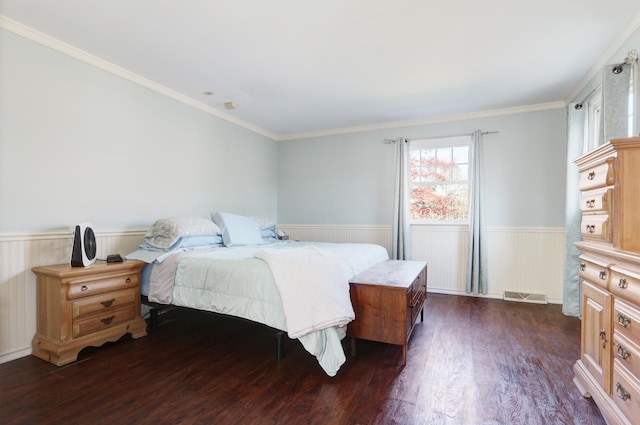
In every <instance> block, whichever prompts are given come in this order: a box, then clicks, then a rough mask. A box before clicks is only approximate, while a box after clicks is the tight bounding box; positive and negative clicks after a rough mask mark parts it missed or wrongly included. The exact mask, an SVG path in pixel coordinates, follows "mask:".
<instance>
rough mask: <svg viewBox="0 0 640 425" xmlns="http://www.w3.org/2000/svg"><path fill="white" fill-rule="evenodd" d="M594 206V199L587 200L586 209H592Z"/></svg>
mask: <svg viewBox="0 0 640 425" xmlns="http://www.w3.org/2000/svg"><path fill="white" fill-rule="evenodd" d="M595 205H596V200H595V199H589V200H588V201H587V208H593V207H595Z"/></svg>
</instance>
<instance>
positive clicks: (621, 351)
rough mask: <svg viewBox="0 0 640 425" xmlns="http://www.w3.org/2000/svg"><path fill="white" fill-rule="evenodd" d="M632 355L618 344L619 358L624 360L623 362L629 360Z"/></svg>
mask: <svg viewBox="0 0 640 425" xmlns="http://www.w3.org/2000/svg"><path fill="white" fill-rule="evenodd" d="M630 355H631V353H629V351H627V350H626V349H625V348H624V347H623V346H622V345H621V344H618V356H620V357H621V358H622V360H627V359H628V358H629V356H630Z"/></svg>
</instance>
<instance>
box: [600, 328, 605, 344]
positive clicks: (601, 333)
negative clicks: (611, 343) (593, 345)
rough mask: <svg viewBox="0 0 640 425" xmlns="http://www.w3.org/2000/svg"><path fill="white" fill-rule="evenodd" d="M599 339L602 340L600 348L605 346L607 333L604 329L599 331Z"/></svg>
mask: <svg viewBox="0 0 640 425" xmlns="http://www.w3.org/2000/svg"><path fill="white" fill-rule="evenodd" d="M600 339H601V340H602V348H607V333H606V332H605V331H604V329H603V330H601V331H600Z"/></svg>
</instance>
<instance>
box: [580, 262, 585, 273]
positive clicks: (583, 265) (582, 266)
mask: <svg viewBox="0 0 640 425" xmlns="http://www.w3.org/2000/svg"><path fill="white" fill-rule="evenodd" d="M586 269H587V265H586V264H585V263H580V271H585V270H586Z"/></svg>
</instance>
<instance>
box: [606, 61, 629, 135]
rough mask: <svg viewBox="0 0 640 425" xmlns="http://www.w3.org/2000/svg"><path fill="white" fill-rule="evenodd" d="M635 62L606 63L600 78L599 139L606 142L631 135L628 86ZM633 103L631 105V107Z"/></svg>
mask: <svg viewBox="0 0 640 425" xmlns="http://www.w3.org/2000/svg"><path fill="white" fill-rule="evenodd" d="M636 66H637V65H636V63H635V62H634V63H633V64H624V65H619V64H616V65H606V66H605V67H604V71H603V72H604V75H603V78H602V114H601V118H602V119H601V125H600V141H601V143H606V142H608V141H609V140H611V139H619V138H623V137H629V136H631V135H632V133H631V134H630V132H629V128H630V123H629V120H630V119H633V117H632V116H630V115H629V100H632V99H629V87H630V84H631V79H632V76H633V74H634V73H635V70H636ZM633 106H634V105H631V107H632V108H633Z"/></svg>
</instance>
